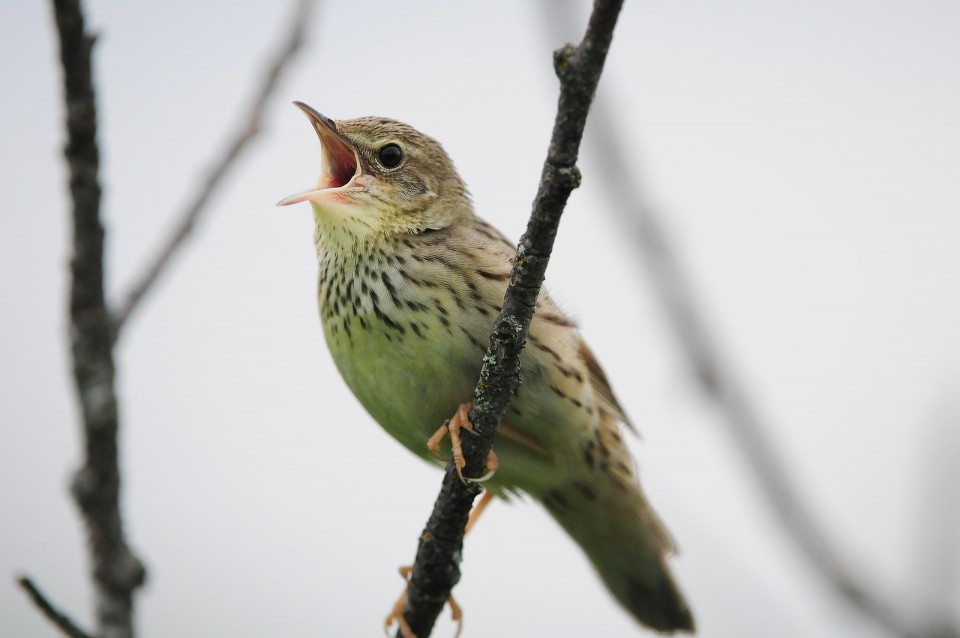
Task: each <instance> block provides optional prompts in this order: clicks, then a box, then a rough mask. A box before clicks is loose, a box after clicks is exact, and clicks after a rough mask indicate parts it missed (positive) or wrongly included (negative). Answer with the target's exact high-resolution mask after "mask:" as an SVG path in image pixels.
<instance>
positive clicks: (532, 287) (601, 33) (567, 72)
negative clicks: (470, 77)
mask: <svg viewBox="0 0 960 638" xmlns="http://www.w3.org/2000/svg"><path fill="white" fill-rule="evenodd" d="M622 4H623V0H596V1H595V2H594V5H593V13H592V14H591V16H590V22H589V24H588V26H587V31H586V33H585V35H584V37H583V41H582V42H581V43H580V45H579V46H577V47H575V46H573V45H569V44H568V45H566V46H565V47H563V48H561V49H559V50H557V51H556V52H555V53H554V69H555V70H556V73H557V76H558V77H559V78H560V98H559V103H558V105H557V116H556V119H555V121H554V127H553V135H552V138H551V140H550V148H549V150H548V152H547V159H546V162H545V163H544V166H543V172H542V174H541V178H540V186H539V189H538V191H537V196H536V198H535V200H534V204H533V212H532V214H531V216H530V221H529V223H528V225H527V230H526V232H525V233H524V235H523V237H521V239H520V243H519V245H518V246H517V255H516V258H515V259H514V264H513V272H512V274H511V277H510V285H509V286H508V287H507V292H506V296H505V297H504V301H503V310H502V311H501V313H500V315H499V316H498V317H497V320H496V322H495V323H494V326H493V333H492V334H491V336H490V344H489V346H488V348H487V354H486V356H484V358H483V368H482V370H481V372H480V380H479V382H478V383H477V388H476V390H475V392H474V397H473V407H472V408H471V410H470V421H471V422H472V423H473V426H474V428H475V430H476V431H477V433H478V436H465V437H464V438H463V451H464V456H465V459H466V461H467V465H466V468H465V469H464V475H466V476H480V475H481V474H482V473H483V470H484V467H485V463H486V458H487V454H488V453H489V451H490V449H491V447H492V445H493V438H494V435H495V434H496V431H497V428H498V427H499V424H500V422H501V421H502V420H503V415H504V412H505V411H506V408H507V404H508V403H509V401H510V398H511V396H512V395H513V393H514V392H515V391H516V389H517V387H518V385H519V382H520V378H519V370H520V353H521V351H522V349H523V344H524V342H525V340H526V336H527V331H528V329H529V327H530V321H531V319H532V317H533V312H534V308H535V306H536V302H537V296H538V295H539V293H540V287H541V286H542V284H543V277H544V273H545V272H546V268H547V262H548V261H549V259H550V252H551V251H552V249H553V241H554V238H555V237H556V234H557V226H558V224H559V223H560V216H561V214H562V213H563V209H564V206H566V202H567V198H568V197H569V196H570V193H571V192H572V191H573V189H574V188H576V187H577V186H579V185H580V172H579V170H578V169H577V166H576V162H577V156H578V154H579V148H580V140H581V138H582V137H583V128H584V125H585V124H586V119H587V112H588V110H589V108H590V103H591V101H592V100H593V95H594V93H595V91H596V88H597V83H598V82H599V80H600V74H601V72H602V71H603V64H604V61H605V60H606V56H607V51H608V50H609V48H610V42H611V40H612V38H613V28H614V26H615V25H616V22H617V17H618V15H619V13H620V7H621V6H622ZM480 491H481V488H480V487H479V486H478V485H476V484H475V483H471V484H468V485H464V484H463V483H462V482H461V481H460V480H459V478H458V477H457V473H456V470H455V467H454V465H453V463H452V462H450V463H448V464H447V467H446V473H445V475H444V479H443V485H442V487H441V490H440V494H439V496H438V497H437V501H436V503H435V504H434V508H433V513H432V514H431V516H430V520H429V521H428V522H427V525H426V528H425V529H424V531H423V533H422V534H421V536H420V542H419V548H418V550H417V558H416V562H415V563H414V565H413V574H412V575H411V578H410V583H409V586H408V598H407V603H406V606H405V607H404V616H405V618H406V620H407V623H408V624H409V626H410V628H411V629H412V630H413V632H414V633H415V634H416V635H417V636H418V637H419V638H427V636H429V635H430V632H431V631H432V630H433V625H434V623H435V622H436V619H437V616H438V615H439V614H440V612H441V611H442V610H443V606H444V604H445V603H446V601H447V599H448V598H449V597H450V591H451V589H452V588H453V586H454V585H456V584H457V582H458V581H459V579H460V567H459V560H460V555H461V552H462V549H463V532H464V526H465V525H466V522H467V515H468V514H469V511H470V507H471V505H472V503H473V500H474V498H476V496H477V495H478V494H479V493H480ZM398 635H399V634H398Z"/></svg>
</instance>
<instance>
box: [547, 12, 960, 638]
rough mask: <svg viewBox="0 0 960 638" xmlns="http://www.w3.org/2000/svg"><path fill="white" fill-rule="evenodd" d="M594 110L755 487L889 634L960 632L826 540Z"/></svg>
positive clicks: (675, 312)
mask: <svg viewBox="0 0 960 638" xmlns="http://www.w3.org/2000/svg"><path fill="white" fill-rule="evenodd" d="M545 4H546V3H545ZM549 4H550V9H551V11H550V12H549V13H548V15H549V16H550V17H551V18H552V19H553V21H554V26H555V27H556V28H555V29H554V30H555V31H556V32H560V31H562V30H563V29H562V27H563V26H564V25H561V24H559V22H560V21H561V20H563V19H564V18H566V19H567V21H568V22H569V21H570V20H572V17H571V15H570V13H571V12H570V9H571V7H570V5H569V4H568V3H563V5H562V6H560V7H559V9H560V10H559V11H558V10H557V9H558V6H557V5H555V4H554V3H553V2H551V3H549ZM594 112H595V117H594V118H593V119H592V120H591V133H592V143H593V144H594V145H595V147H596V149H597V157H599V158H602V162H603V170H601V171H599V173H600V174H601V175H602V177H603V179H604V180H605V181H606V187H605V188H606V190H607V192H609V193H610V194H611V197H612V198H613V200H614V201H616V202H617V203H618V205H616V206H612V207H610V208H611V209H612V210H616V211H619V212H620V213H621V214H619V215H617V220H618V221H619V222H620V223H622V224H624V226H626V230H627V232H628V233H629V235H630V236H631V237H632V240H633V241H634V242H635V243H636V244H637V245H639V246H640V247H641V250H639V251H636V252H637V254H638V255H640V256H641V258H642V259H643V260H644V265H645V268H644V270H645V272H646V273H647V276H648V278H649V280H650V283H651V284H652V287H653V290H654V293H655V295H656V297H657V299H658V300H659V302H660V305H661V306H662V308H663V311H664V313H665V314H666V318H667V323H668V324H669V325H670V327H672V328H673V330H674V331H675V336H676V340H677V344H678V345H679V346H680V349H681V351H682V353H683V356H684V357H685V358H686V359H687V361H688V363H689V366H690V370H691V372H692V373H693V377H694V378H695V380H696V381H697V383H698V384H699V386H700V388H701V389H702V390H703V392H704V393H705V394H706V395H707V396H709V397H711V398H712V399H713V400H714V401H715V402H716V404H717V407H718V408H719V409H720V413H721V415H722V416H723V418H724V421H725V422H726V423H727V426H728V427H729V429H730V432H731V433H732V434H733V437H734V440H735V441H736V443H737V444H738V446H739V448H740V451H741V453H742V454H743V455H744V457H745V459H746V461H747V464H748V466H749V467H750V468H751V469H752V470H753V472H754V474H755V475H756V479H757V483H758V484H759V486H760V489H761V492H762V493H763V494H765V495H766V498H767V502H768V503H769V504H770V506H771V507H772V509H773V510H774V511H775V512H776V514H777V515H778V516H779V517H780V519H781V521H782V522H783V526H784V529H785V530H786V531H787V534H788V537H790V538H791V539H792V540H793V541H794V543H795V544H796V545H797V546H798V547H799V549H800V550H801V552H803V554H804V555H805V556H806V557H807V559H808V560H809V561H810V562H811V563H812V564H813V565H814V567H815V568H816V569H817V570H818V571H819V573H820V574H821V575H822V576H823V577H824V578H825V579H826V581H827V582H828V583H829V585H830V586H831V587H833V588H834V589H835V590H836V591H837V592H838V593H839V594H840V595H841V596H842V597H843V598H844V599H845V600H846V601H847V602H849V603H850V604H851V605H853V606H854V607H855V608H856V609H858V610H859V611H860V612H861V613H863V614H865V615H867V616H868V617H870V618H872V619H873V620H874V621H876V622H878V623H879V624H881V625H883V626H884V627H886V628H887V629H888V630H889V631H891V632H892V633H894V634H895V635H897V636H902V637H904V638H920V637H928V636H930V637H932V636H937V637H941V636H942V637H948V638H960V627H949V628H946V630H945V629H944V628H943V627H939V626H938V627H925V626H924V627H920V626H916V623H915V622H912V621H910V620H908V617H907V615H906V614H905V613H904V612H905V611H906V610H905V609H903V608H902V606H896V605H893V601H892V600H891V599H890V598H888V597H885V596H883V595H881V593H880V592H878V591H877V589H876V587H875V586H874V585H872V584H871V583H870V582H868V581H867V580H866V579H865V578H864V577H862V576H861V575H860V574H859V573H857V572H856V571H855V570H853V569H852V568H851V566H850V565H849V561H847V560H845V559H844V558H843V557H844V556H847V555H848V554H847V553H846V552H843V551H841V550H840V549H839V548H838V547H837V546H836V544H835V543H834V542H833V541H832V540H831V539H830V536H829V534H827V532H826V531H825V530H824V528H823V525H822V524H821V523H820V522H819V520H818V518H817V517H816V515H815V514H814V513H813V509H812V508H811V507H810V505H809V502H808V501H807V500H806V499H805V498H804V496H803V495H802V493H801V490H800V489H799V487H798V486H797V483H796V481H795V480H794V478H793V477H792V476H791V475H790V473H789V471H788V470H787V467H788V464H787V463H785V462H784V460H783V458H782V456H781V454H780V453H779V450H778V449H777V447H776V446H775V445H774V443H773V441H772V440H771V438H770V436H769V434H768V432H769V426H767V425H765V424H764V423H763V422H762V420H761V419H760V417H759V416H758V411H757V409H756V407H755V405H754V402H753V401H752V399H751V397H750V396H749V393H748V392H747V391H746V390H745V389H744V386H743V383H742V382H741V380H740V378H739V377H738V375H737V373H736V370H735V368H734V366H733V365H732V364H731V363H730V362H729V361H728V360H727V359H726V358H725V357H724V356H723V354H722V352H723V350H722V348H721V347H720V345H719V343H718V342H717V340H716V338H715V337H714V335H713V332H712V331H711V329H710V325H711V321H710V319H709V317H708V316H707V313H706V312H705V311H704V309H703V306H702V304H701V303H700V301H699V300H698V299H697V296H696V294H695V293H694V288H693V286H692V285H691V283H690V278H689V277H688V276H687V273H686V271H685V269H684V267H683V264H682V260H681V259H680V257H679V255H678V253H677V250H676V248H675V247H674V244H673V242H672V241H671V239H670V235H669V232H667V230H666V228H665V227H664V224H663V222H662V221H661V219H660V217H659V216H658V215H657V212H656V211H655V210H654V209H653V207H652V206H650V205H649V204H648V203H647V201H646V199H645V197H644V195H643V192H642V190H641V189H640V187H639V185H638V184H639V180H638V178H637V175H636V172H635V171H631V170H630V167H631V166H634V165H635V161H634V160H633V159H632V156H631V157H630V158H628V157H627V154H626V153H625V152H624V148H623V144H622V139H623V138H622V136H621V135H620V134H619V133H618V131H617V130H616V127H615V125H614V120H615V118H614V117H613V115H612V114H611V113H610V110H609V108H608V107H607V104H606V102H605V101H604V100H603V99H602V98H600V99H598V100H597V101H596V103H595V104H594Z"/></svg>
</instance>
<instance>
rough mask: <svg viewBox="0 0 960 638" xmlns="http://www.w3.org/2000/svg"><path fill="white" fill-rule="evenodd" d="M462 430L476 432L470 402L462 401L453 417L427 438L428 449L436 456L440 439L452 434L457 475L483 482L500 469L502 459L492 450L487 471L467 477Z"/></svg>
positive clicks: (472, 480)
mask: <svg viewBox="0 0 960 638" xmlns="http://www.w3.org/2000/svg"><path fill="white" fill-rule="evenodd" d="M460 430H466V431H467V432H471V433H473V434H476V430H474V429H473V423H471V422H470V404H469V403H461V404H460V407H458V408H457V411H456V413H454V415H453V418H452V419H450V420H449V421H447V422H446V423H444V424H443V425H441V426H440V429H438V430H437V431H436V432H434V434H433V436H431V437H430V438H429V439H427V449H428V450H430V451H431V452H432V453H433V454H434V455H435V456H439V455H440V441H442V440H443V437H445V436H447V435H448V434H449V435H450V447H451V449H452V450H453V463H454V464H455V465H456V466H457V476H459V477H460V480H461V481H463V482H464V483H483V482H484V481H487V480H489V479H490V477H492V476H493V475H494V474H496V472H497V470H498V469H500V461H499V460H498V459H497V455H496V454H494V453H493V450H490V453H489V454H487V473H486V474H484V475H483V476H481V477H479V478H466V477H464V475H463V468H464V467H465V466H466V464H467V462H466V461H465V460H464V458H463V446H462V445H461V443H460Z"/></svg>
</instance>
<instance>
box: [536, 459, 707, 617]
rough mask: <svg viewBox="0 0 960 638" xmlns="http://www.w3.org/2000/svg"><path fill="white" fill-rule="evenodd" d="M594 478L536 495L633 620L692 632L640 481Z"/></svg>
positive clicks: (668, 544)
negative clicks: (575, 543)
mask: <svg viewBox="0 0 960 638" xmlns="http://www.w3.org/2000/svg"><path fill="white" fill-rule="evenodd" d="M594 477H596V478H595V479H594V480H591V481H590V482H589V484H588V483H587V482H582V481H581V482H575V483H571V484H568V485H566V486H564V487H562V488H560V489H554V490H551V491H550V492H548V493H546V494H545V495H544V496H543V498H541V499H540V500H541V502H542V503H543V504H544V506H545V507H546V508H547V510H548V511H549V512H550V514H551V515H552V516H553V517H554V518H555V519H556V520H557V522H559V523H560V525H561V526H563V528H564V529H565V530H566V531H567V533H568V534H570V536H571V537H572V538H573V539H574V540H575V541H576V542H577V544H579V545H580V547H582V548H583V551H584V552H585V553H586V554H587V557H588V558H589V559H590V562H592V563H593V566H594V567H595V568H596V570H597V572H598V573H599V575H600V578H601V579H602V580H603V582H604V584H605V585H606V586H607V588H608V589H609V590H610V592H611V593H612V594H613V595H614V597H615V598H616V599H617V600H618V601H619V602H620V604H621V605H623V607H624V608H625V609H626V610H627V611H628V612H630V614H631V615H632V616H633V617H634V618H635V619H637V621H638V622H640V623H642V624H644V625H647V626H648V627H651V628H652V629H656V630H657V631H660V632H665V633H672V632H675V631H688V632H693V631H694V621H693V616H692V614H691V613H690V609H689V608H688V607H687V603H686V601H685V600H684V598H683V594H681V593H680V589H679V588H678V587H677V584H676V583H675V582H674V580H673V576H672V575H671V574H670V570H669V568H668V567H667V564H666V558H667V556H669V555H670V554H672V553H673V551H674V547H673V541H672V540H671V539H670V535H669V533H668V532H667V531H666V529H665V528H664V527H663V525H662V523H661V522H660V519H659V518H658V517H657V515H656V513H655V512H654V511H653V510H652V509H651V508H650V506H649V505H648V504H647V501H646V499H645V498H644V496H643V493H642V492H641V491H640V488H639V486H638V485H636V484H635V483H633V482H630V483H625V482H623V481H621V480H620V479H619V478H618V477H615V476H612V475H608V474H605V473H601V472H597V473H596V474H595V475H594Z"/></svg>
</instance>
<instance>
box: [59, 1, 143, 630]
mask: <svg viewBox="0 0 960 638" xmlns="http://www.w3.org/2000/svg"><path fill="white" fill-rule="evenodd" d="M53 6H54V11H55V15H56V21H57V30H58V32H59V36H60V61H61V64H62V66H63V74H64V75H63V77H64V89H65V90H64V98H65V101H66V118H67V122H66V123H67V145H66V149H65V151H64V153H65V156H66V159H67V163H68V165H69V167H70V195H71V199H72V205H73V259H72V260H71V263H70V266H71V282H70V341H71V349H72V354H73V374H74V381H75V384H76V388H77V398H78V400H79V403H80V408H81V413H82V419H83V433H84V440H85V445H86V454H85V459H84V464H83V466H82V467H81V468H80V470H79V471H78V472H77V474H76V476H75V478H74V481H73V496H74V499H75V500H76V502H77V505H78V506H79V508H80V512H81V514H82V516H83V519H84V522H85V523H86V527H87V536H88V541H89V548H90V555H91V563H92V568H93V581H94V589H95V592H94V593H95V600H96V615H97V627H98V632H97V633H98V634H100V635H104V636H106V635H109V636H111V638H130V637H131V636H132V635H133V594H134V591H135V590H136V589H137V588H138V587H139V586H140V585H141V584H143V581H144V578H145V573H146V572H145V570H144V568H143V565H141V563H140V561H139V559H138V558H137V557H136V556H135V555H134V554H133V552H131V551H130V548H129V547H128V546H127V541H126V538H125V537H124V532H123V522H122V519H121V515H120V469H119V466H118V463H117V429H118V426H119V422H118V417H117V397H116V393H115V390H114V363H113V328H112V325H111V322H110V315H109V313H108V312H107V308H106V305H105V302H104V295H103V234H104V233H103V225H102V224H101V222H100V183H99V175H98V173H99V166H100V156H99V149H98V148H97V112H96V100H95V95H94V91H93V80H92V70H91V62H90V53H91V49H92V47H93V38H92V37H90V36H89V35H88V34H87V33H86V31H85V27H84V19H83V12H82V10H81V7H80V2H79V0H54V1H53Z"/></svg>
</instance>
